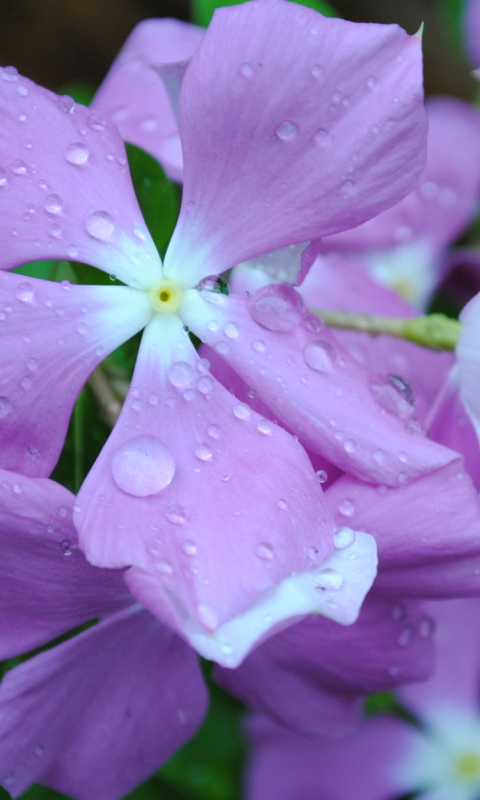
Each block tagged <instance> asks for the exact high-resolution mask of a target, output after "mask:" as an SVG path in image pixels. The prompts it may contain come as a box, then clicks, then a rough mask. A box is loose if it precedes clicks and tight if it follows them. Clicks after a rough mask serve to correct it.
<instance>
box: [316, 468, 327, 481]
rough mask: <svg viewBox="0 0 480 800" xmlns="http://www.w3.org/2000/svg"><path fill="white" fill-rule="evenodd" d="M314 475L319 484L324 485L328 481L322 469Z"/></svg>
mask: <svg viewBox="0 0 480 800" xmlns="http://www.w3.org/2000/svg"><path fill="white" fill-rule="evenodd" d="M315 475H316V476H317V480H318V482H319V483H325V482H326V481H327V480H328V475H327V473H326V472H325V470H324V469H318V470H317V471H316V473H315Z"/></svg>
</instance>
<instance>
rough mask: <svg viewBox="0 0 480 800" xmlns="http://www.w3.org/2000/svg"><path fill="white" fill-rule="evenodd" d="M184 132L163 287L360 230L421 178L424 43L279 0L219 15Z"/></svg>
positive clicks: (192, 84) (184, 104) (187, 102)
mask: <svg viewBox="0 0 480 800" xmlns="http://www.w3.org/2000/svg"><path fill="white" fill-rule="evenodd" d="M259 31H264V33H263V34H262V35H259ZM253 32H255V35H252V34H253ZM205 108H209V109H212V110H211V112H210V113H209V114H205ZM180 134H181V138H182V146H183V152H184V161H185V179H184V193H183V204H182V211H181V216H180V221H179V225H178V226H177V230H176V232H175V234H174V236H173V239H172V242H171V244H170V248H169V251H168V254H167V258H166V264H165V268H166V271H167V272H169V274H171V275H172V276H173V274H174V273H175V274H176V275H178V276H180V275H182V276H185V279H187V278H188V279H191V280H192V282H195V281H197V280H198V279H199V278H201V277H203V276H205V275H209V274H212V272H222V271H223V270H225V269H226V268H228V267H232V266H234V265H235V264H238V263H240V262H241V261H245V260H247V259H250V258H253V257H254V256H257V255H260V254H262V253H266V252H269V251H272V250H276V249H279V248H281V247H285V246H287V245H289V244H294V243H297V242H305V241H309V240H311V239H314V238H317V237H319V236H323V235H326V234H328V233H334V232H335V231H339V230H344V229H346V228H350V227H352V226H355V225H359V224H360V223H361V222H363V221H364V220H365V219H368V218H370V217H372V216H375V214H378V213H379V212H380V211H381V210H383V209H384V208H386V207H388V206H389V205H391V204H393V203H395V202H398V200H399V199H401V198H402V197H403V196H404V195H405V194H406V193H407V192H409V191H410V190H411V188H413V186H414V185H415V183H416V181H417V179H418V175H419V174H420V171H421V169H422V168H423V164H424V158H425V141H426V116H425V112H424V109H423V105H422V78H421V50H420V40H419V38H418V37H410V36H408V35H407V34H406V33H405V31H403V30H402V29H401V28H399V27H397V26H394V25H389V26H387V25H366V24H365V25H361V24H357V23H351V22H345V21H344V20H339V19H331V18H330V19H329V18H326V17H323V16H321V15H320V14H318V13H316V12H315V11H313V10H311V9H306V8H305V7H299V6H298V5H291V4H288V3H284V2H280V0H270V1H268V2H262V3H258V4H255V3H253V4H247V5H242V6H240V7H238V8H237V7H236V8H235V9H231V8H227V9H223V10H222V11H219V12H218V13H217V14H215V18H214V20H213V21H212V23H211V25H210V27H209V29H208V31H207V33H206V34H205V37H204V38H203V40H202V42H201V44H200V46H199V47H198V48H197V50H196V51H195V54H194V56H193V58H192V62H191V64H190V66H189V68H188V70H187V72H186V75H185V79H184V81H183V86H182V94H181V100H180ZM213 265H214V268H213V269H212V266H213Z"/></svg>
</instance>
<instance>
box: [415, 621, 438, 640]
mask: <svg viewBox="0 0 480 800" xmlns="http://www.w3.org/2000/svg"><path fill="white" fill-rule="evenodd" d="M434 630H435V620H433V619H432V618H431V617H422V619H421V620H420V623H419V625H418V633H419V635H420V636H421V637H422V639H429V638H430V636H431V635H432V633H433V632H434Z"/></svg>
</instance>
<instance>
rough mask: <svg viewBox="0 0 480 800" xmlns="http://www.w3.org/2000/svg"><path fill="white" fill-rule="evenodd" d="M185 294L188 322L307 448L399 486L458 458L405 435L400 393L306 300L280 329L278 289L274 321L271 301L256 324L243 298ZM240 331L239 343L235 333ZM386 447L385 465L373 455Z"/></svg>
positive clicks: (264, 305) (364, 476) (286, 317)
mask: <svg viewBox="0 0 480 800" xmlns="http://www.w3.org/2000/svg"><path fill="white" fill-rule="evenodd" d="M287 290H288V292H290V293H292V294H293V295H295V293H294V290H293V289H291V288H290V287H283V289H282V292H283V294H284V295H285V292H286V291H287ZM185 294H186V300H185V303H184V306H183V307H182V318H183V319H184V321H185V322H186V323H187V324H188V325H189V327H190V328H191V329H192V330H193V331H194V332H195V333H196V334H197V336H199V337H200V338H201V339H202V340H203V341H204V342H206V343H207V344H209V345H210V346H211V347H213V348H215V350H216V351H217V352H218V353H219V354H220V355H221V356H222V358H224V359H225V361H227V363H228V364H230V366H232V367H233V369H235V370H236V371H237V372H238V373H239V375H240V376H241V377H242V378H243V380H244V381H245V383H247V384H248V386H250V387H251V388H252V389H254V390H255V391H256V392H257V393H258V395H259V397H260V398H261V399H262V400H263V401H264V402H265V403H266V405H267V406H269V407H270V408H271V409H272V411H273V413H274V414H275V416H276V418H277V419H280V420H281V421H282V422H283V423H284V424H286V425H287V426H288V427H289V429H290V430H292V431H293V432H294V433H296V434H297V435H298V436H299V437H300V440H301V441H302V443H304V444H305V446H306V447H308V448H309V449H311V450H313V451H314V452H318V453H320V454H321V455H323V456H324V457H325V458H327V459H328V460H329V461H331V462H332V463H334V464H336V465H337V466H338V467H340V468H341V469H344V470H346V471H349V472H351V473H353V474H354V475H357V476H358V477H360V478H362V479H363V480H367V481H374V482H377V483H385V484H388V485H390V486H398V484H403V483H407V482H408V481H409V480H411V479H412V478H414V477H417V476H419V475H421V474H423V473H425V472H429V471H431V470H432V469H436V468H437V467H439V466H442V465H443V464H445V463H448V462H449V461H451V460H452V459H453V458H455V454H454V453H453V452H452V451H449V450H447V449H446V448H443V447H442V446H441V445H438V444H436V443H435V442H431V441H429V440H428V439H426V438H424V437H422V436H416V435H414V434H412V433H410V432H409V430H408V429H406V427H405V424H406V422H407V420H404V419H403V414H404V410H405V409H404V404H405V402H406V400H405V397H404V394H403V393H402V386H400V387H399V390H397V389H395V388H394V387H392V386H391V385H390V384H389V383H388V381H380V383H379V382H378V377H377V376H376V375H372V374H371V373H369V372H368V371H367V370H366V369H365V368H364V367H362V365H361V364H359V363H358V362H357V361H356V360H355V359H353V358H352V357H351V356H349V354H348V353H347V351H346V350H344V349H343V348H342V347H341V345H340V343H339V342H338V340H337V339H335V338H334V336H333V335H332V334H331V333H330V331H329V330H328V329H327V328H325V327H324V326H323V325H322V323H321V321H320V320H319V319H318V318H317V317H312V316H306V311H304V310H302V304H301V301H300V305H299V304H298V301H299V296H298V295H295V299H294V300H293V301H292V305H291V306H290V307H289V306H288V303H285V305H286V310H287V312H288V313H286V314H285V315H284V316H283V318H282V319H281V320H280V322H278V319H277V316H278V314H277V312H278V313H280V314H281V309H282V306H283V301H284V297H283V295H282V298H280V300H281V302H280V303H279V302H277V300H279V298H278V297H277V296H276V295H275V291H274V292H273V295H272V298H271V299H272V303H271V306H272V307H273V308H274V311H275V315H276V316H275V320H273V318H272V316H271V314H270V311H271V310H272V308H271V307H270V305H269V304H268V303H265V302H264V301H265V296H263V295H261V296H260V299H261V301H262V302H261V305H259V307H258V308H255V310H254V316H255V320H254V319H253V318H252V315H251V313H249V311H248V310H247V301H246V300H245V298H240V297H236V296H233V295H230V296H229V297H225V296H223V295H218V294H215V293H213V292H202V293H201V294H200V293H198V292H196V291H190V292H186V293H185ZM285 296H286V295H285ZM267 299H268V297H267ZM287 299H288V298H287ZM252 303H253V304H256V298H252V297H250V298H248V304H249V306H250V308H251V307H252ZM302 316H303V317H304V319H303V321H302ZM296 322H299V323H300V324H295V323H296ZM279 325H281V326H282V327H279ZM232 326H233V330H235V331H236V335H235V336H233V337H232V336H229V335H228V334H229V332H230V333H231V332H232ZM405 408H406V410H407V411H408V408H409V405H408V403H407V406H406V407H405ZM402 409H403V410H402ZM410 410H411V409H410ZM379 442H382V450H381V452H382V453H383V456H382V458H379V457H378V456H377V457H376V455H375V454H376V453H377V452H380V448H379Z"/></svg>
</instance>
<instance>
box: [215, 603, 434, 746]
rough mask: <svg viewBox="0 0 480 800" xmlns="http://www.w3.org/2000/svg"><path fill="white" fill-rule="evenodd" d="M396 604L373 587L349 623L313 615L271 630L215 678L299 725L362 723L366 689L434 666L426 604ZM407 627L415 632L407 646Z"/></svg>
mask: <svg viewBox="0 0 480 800" xmlns="http://www.w3.org/2000/svg"><path fill="white" fill-rule="evenodd" d="M395 608H396V606H395V605H394V604H393V603H392V601H391V600H389V599H388V598H383V597H375V596H372V595H369V596H368V597H367V598H366V600H365V602H364V604H363V606H362V609H361V611H360V616H359V618H358V620H357V621H356V622H355V623H354V624H353V625H351V626H349V627H340V626H339V625H336V624H335V623H334V622H332V621H331V620H328V619H325V618H322V617H310V618H308V619H306V620H303V622H300V623H298V624H297V625H293V626H292V627H290V628H288V630H286V631H283V632H282V633H281V634H279V635H277V636H273V637H272V638H271V639H269V640H268V642H265V643H264V644H262V645H261V646H260V647H258V648H257V649H256V650H255V651H254V652H253V653H251V655H249V656H248V658H247V659H246V660H245V661H244V662H243V664H241V666H240V667H238V668H237V669H235V670H226V669H223V668H219V667H217V668H216V670H215V680H217V681H218V682H219V683H220V684H221V685H222V686H223V687H224V688H226V689H227V691H229V692H232V693H233V694H234V695H235V696H237V697H239V698H240V699H241V700H242V701H243V702H244V703H246V705H247V706H249V707H250V708H253V709H254V710H256V711H261V712H262V713H264V714H268V715H269V716H270V717H272V718H273V719H274V720H276V721H277V722H280V723H281V724H283V725H286V726H287V727H289V728H291V729H292V730H295V731H296V732H297V733H303V734H306V735H310V736H338V735H344V734H345V733H348V732H350V731H351V730H353V729H354V728H356V727H358V725H359V724H360V721H361V717H362V710H363V703H361V702H360V699H361V697H362V695H364V694H365V693H367V692H379V691H388V690H391V689H392V688H394V687H395V686H398V685H399V684H403V683H409V682H411V681H418V680H425V678H427V677H429V675H430V674H431V672H432V669H433V645H432V641H431V639H430V638H428V637H424V636H423V635H421V634H420V633H419V630H420V631H422V630H423V628H422V624H423V627H425V623H424V620H425V619H428V618H427V617H426V616H425V612H424V610H423V609H422V607H421V606H419V605H418V604H415V603H407V604H406V605H404V606H403V607H402V610H403V613H402V614H401V615H400V616H399V615H398V614H396V613H393V614H392V611H395ZM407 627H408V628H409V629H411V631H412V632H411V636H410V640H409V642H408V647H407V646H403V647H402V646H400V645H399V641H400V642H401V641H403V638H405V633H404V631H405V630H406V629H407ZM402 637H403V638H402Z"/></svg>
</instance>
